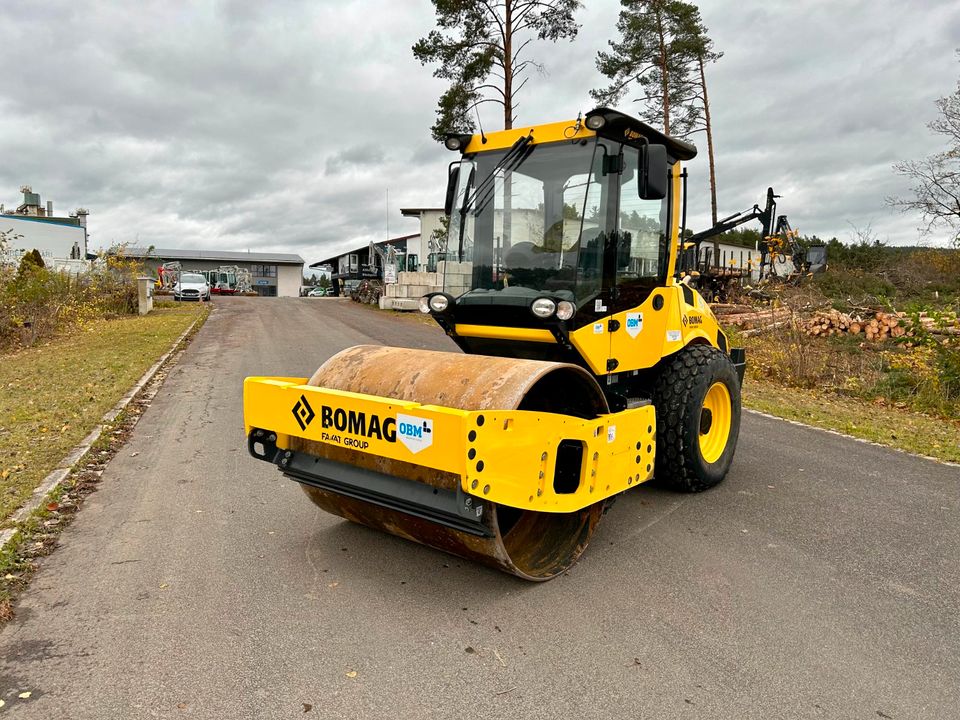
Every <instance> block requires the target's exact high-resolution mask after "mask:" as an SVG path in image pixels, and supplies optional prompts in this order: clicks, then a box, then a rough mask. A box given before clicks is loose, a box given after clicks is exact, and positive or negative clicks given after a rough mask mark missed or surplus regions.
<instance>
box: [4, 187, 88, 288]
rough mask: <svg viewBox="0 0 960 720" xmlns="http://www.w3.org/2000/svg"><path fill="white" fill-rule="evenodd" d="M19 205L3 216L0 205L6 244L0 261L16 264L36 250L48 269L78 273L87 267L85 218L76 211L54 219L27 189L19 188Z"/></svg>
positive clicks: (49, 206) (82, 212) (50, 207)
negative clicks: (64, 269)
mask: <svg viewBox="0 0 960 720" xmlns="http://www.w3.org/2000/svg"><path fill="white" fill-rule="evenodd" d="M20 191H21V192H22V193H23V202H22V203H21V204H20V205H19V206H18V207H17V209H16V210H14V211H13V212H4V209H3V206H2V205H0V232H2V233H3V234H4V237H5V239H6V241H7V253H6V257H5V258H3V260H5V261H7V262H14V263H16V262H19V261H20V258H21V257H22V256H23V255H24V254H26V253H28V252H30V251H32V250H37V251H38V252H39V253H40V256H41V257H42V258H43V260H44V263H45V264H46V265H47V266H48V267H53V268H68V269H73V270H82V269H85V268H87V267H88V263H87V260H88V248H87V215H88V214H89V213H88V212H87V211H86V210H84V209H82V208H81V209H78V210H77V211H76V212H74V213H71V214H70V215H69V216H68V217H56V216H54V214H53V203H52V202H47V204H46V206H44V205H43V204H42V203H41V201H40V195H39V193H35V192H33V189H32V188H31V187H30V186H29V185H24V186H23V187H22V188H20Z"/></svg>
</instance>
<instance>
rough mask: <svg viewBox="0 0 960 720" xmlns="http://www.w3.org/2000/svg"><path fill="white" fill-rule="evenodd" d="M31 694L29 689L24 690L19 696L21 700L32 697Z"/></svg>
mask: <svg viewBox="0 0 960 720" xmlns="http://www.w3.org/2000/svg"><path fill="white" fill-rule="evenodd" d="M30 695H31V693H30V691H29V690H27V691H26V692H22V693H20V694H19V695H17V697H18V698H20V699H21V700H26V699H27V698H28V697H30Z"/></svg>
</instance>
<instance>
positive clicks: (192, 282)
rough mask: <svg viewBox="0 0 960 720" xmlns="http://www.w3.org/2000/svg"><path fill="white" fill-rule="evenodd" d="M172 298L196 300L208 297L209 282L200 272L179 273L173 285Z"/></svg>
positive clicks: (207, 298)
mask: <svg viewBox="0 0 960 720" xmlns="http://www.w3.org/2000/svg"><path fill="white" fill-rule="evenodd" d="M173 299H174V300H197V301H198V302H200V301H204V300H209V299H210V283H208V282H207V279H206V278H205V277H204V276H203V275H201V274H200V273H188V272H185V273H180V277H179V278H178V280H177V282H176V284H174V286H173Z"/></svg>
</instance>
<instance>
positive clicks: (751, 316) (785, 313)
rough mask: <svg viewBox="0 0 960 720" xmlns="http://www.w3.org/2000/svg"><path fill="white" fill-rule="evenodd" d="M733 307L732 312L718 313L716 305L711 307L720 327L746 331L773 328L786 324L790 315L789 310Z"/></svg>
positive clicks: (744, 306)
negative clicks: (734, 309) (725, 326)
mask: <svg viewBox="0 0 960 720" xmlns="http://www.w3.org/2000/svg"><path fill="white" fill-rule="evenodd" d="M733 307H735V308H736V311H734V312H724V311H722V310H720V311H718V309H717V305H712V306H711V309H712V310H713V312H714V314H715V315H716V316H717V320H719V321H720V324H721V325H727V326H732V327H738V328H744V329H747V330H750V329H754V328H756V329H760V328H769V327H775V326H777V325H778V324H782V323H785V322H788V321H789V320H790V317H791V315H792V313H791V311H790V310H789V308H764V309H762V310H760V309H755V308H751V307H750V306H748V305H742V306H733Z"/></svg>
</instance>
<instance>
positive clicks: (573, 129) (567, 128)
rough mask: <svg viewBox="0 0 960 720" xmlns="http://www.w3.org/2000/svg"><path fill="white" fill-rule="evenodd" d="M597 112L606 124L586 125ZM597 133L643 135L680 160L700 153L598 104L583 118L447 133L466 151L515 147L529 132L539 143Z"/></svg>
mask: <svg viewBox="0 0 960 720" xmlns="http://www.w3.org/2000/svg"><path fill="white" fill-rule="evenodd" d="M594 116H601V117H603V120H604V123H603V126H602V127H600V128H598V129H597V130H596V131H593V130H590V129H589V128H588V127H587V126H586V120H587V119H588V118H591V117H594ZM597 135H599V136H600V137H606V138H610V139H612V140H617V141H619V142H627V143H629V144H640V141H641V139H643V140H646V142H648V143H650V144H651V145H664V146H666V148H667V152H668V153H669V154H670V155H671V156H672V157H674V158H676V159H677V160H690V159H692V158H694V157H696V155H697V148H696V146H694V145H693V144H692V143H689V142H687V141H686V140H680V139H679V138H674V137H670V136H669V135H665V134H663V133H662V132H660V131H659V130H657V129H655V128H653V127H651V126H650V125H647V124H646V123H645V122H643V121H641V120H638V119H637V118H634V117H631V116H629V115H626V114H624V113H622V112H620V111H618V110H612V109H610V108H596V109H594V110H591V111H590V112H588V113H587V114H586V116H585V117H584V118H582V119H580V120H565V121H563V122H555V123H547V124H544V125H521V126H517V127H515V128H513V129H511V130H499V131H496V132H491V133H486V134H477V135H469V134H458V133H451V134H450V135H448V137H457V138H460V139H461V140H462V144H461V148H460V149H461V152H463V154H464V155H470V154H473V153H478V152H489V151H491V150H502V149H505V148H509V147H512V146H513V144H514V143H515V142H516V141H517V140H519V139H520V138H522V137H526V136H530V138H531V142H533V143H537V144H539V143H548V142H559V141H561V140H570V141H573V140H583V139H587V138H591V137H596V136H597Z"/></svg>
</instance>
